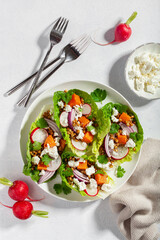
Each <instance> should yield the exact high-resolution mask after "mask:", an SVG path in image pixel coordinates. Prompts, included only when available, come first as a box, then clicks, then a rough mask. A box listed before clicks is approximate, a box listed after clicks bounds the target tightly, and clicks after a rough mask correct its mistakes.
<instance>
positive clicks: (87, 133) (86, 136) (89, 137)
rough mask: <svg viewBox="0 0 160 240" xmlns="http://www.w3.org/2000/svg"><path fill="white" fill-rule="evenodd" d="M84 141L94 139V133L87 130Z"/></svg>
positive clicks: (89, 141) (88, 141)
mask: <svg viewBox="0 0 160 240" xmlns="http://www.w3.org/2000/svg"><path fill="white" fill-rule="evenodd" d="M82 141H83V142H86V143H91V142H92V141H93V135H92V134H91V133H90V132H86V133H85V134H84V137H83V139H82Z"/></svg>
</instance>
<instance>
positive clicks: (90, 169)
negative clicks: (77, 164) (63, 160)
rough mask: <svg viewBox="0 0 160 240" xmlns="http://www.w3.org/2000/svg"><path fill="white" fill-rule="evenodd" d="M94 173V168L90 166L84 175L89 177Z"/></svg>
mask: <svg viewBox="0 0 160 240" xmlns="http://www.w3.org/2000/svg"><path fill="white" fill-rule="evenodd" d="M95 172H96V170H95V168H94V166H91V167H89V168H87V169H86V174H87V175H88V176H89V177H90V176H91V175H92V174H94V173H95Z"/></svg>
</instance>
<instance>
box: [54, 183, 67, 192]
mask: <svg viewBox="0 0 160 240" xmlns="http://www.w3.org/2000/svg"><path fill="white" fill-rule="evenodd" d="M53 188H54V190H55V192H56V193H57V194H60V193H62V192H64V194H66V195H67V194H69V193H71V189H70V188H69V187H68V186H67V185H66V184H65V182H62V184H60V183H57V184H54V186H53Z"/></svg>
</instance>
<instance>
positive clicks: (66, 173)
mask: <svg viewBox="0 0 160 240" xmlns="http://www.w3.org/2000/svg"><path fill="white" fill-rule="evenodd" d="M63 175H64V176H65V177H70V176H72V175H73V170H72V168H69V167H68V168H67V169H66V170H65V171H64V172H63Z"/></svg>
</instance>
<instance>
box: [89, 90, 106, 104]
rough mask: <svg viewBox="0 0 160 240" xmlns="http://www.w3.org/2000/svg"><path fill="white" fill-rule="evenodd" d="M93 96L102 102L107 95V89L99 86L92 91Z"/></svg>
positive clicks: (96, 100)
mask: <svg viewBox="0 0 160 240" xmlns="http://www.w3.org/2000/svg"><path fill="white" fill-rule="evenodd" d="M91 97H92V98H93V100H94V101H95V102H102V101H103V100H104V99H105V98H106V97H107V92H106V90H102V89H100V88H97V89H95V90H94V91H93V92H91Z"/></svg>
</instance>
